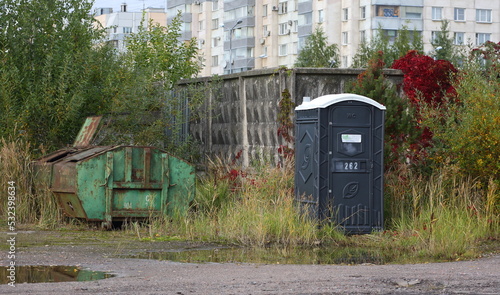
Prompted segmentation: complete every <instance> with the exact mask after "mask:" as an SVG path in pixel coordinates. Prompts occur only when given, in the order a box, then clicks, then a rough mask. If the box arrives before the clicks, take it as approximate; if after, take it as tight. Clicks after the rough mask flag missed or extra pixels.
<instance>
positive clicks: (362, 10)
mask: <svg viewBox="0 0 500 295" xmlns="http://www.w3.org/2000/svg"><path fill="white" fill-rule="evenodd" d="M359 15H360V17H361V19H366V6H361V7H360V12H359Z"/></svg>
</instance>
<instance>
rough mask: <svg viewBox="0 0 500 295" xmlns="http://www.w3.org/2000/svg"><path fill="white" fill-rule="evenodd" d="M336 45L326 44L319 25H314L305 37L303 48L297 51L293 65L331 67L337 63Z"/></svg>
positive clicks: (325, 38) (326, 39)
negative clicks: (313, 28) (310, 32)
mask: <svg viewBox="0 0 500 295" xmlns="http://www.w3.org/2000/svg"><path fill="white" fill-rule="evenodd" d="M339 62H340V60H339V53H338V46H337V45H336V44H330V45H328V38H327V37H326V35H325V32H323V29H322V28H321V27H316V30H315V31H314V33H312V34H311V35H310V36H309V37H307V39H306V44H305V46H304V48H303V49H302V50H301V51H300V52H299V55H298V57H297V60H296V61H295V65H294V66H295V67H311V68H333V67H338V65H339Z"/></svg>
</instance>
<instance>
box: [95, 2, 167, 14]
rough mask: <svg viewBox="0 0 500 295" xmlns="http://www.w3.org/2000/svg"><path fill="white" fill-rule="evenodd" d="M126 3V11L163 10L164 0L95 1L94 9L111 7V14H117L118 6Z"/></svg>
mask: <svg viewBox="0 0 500 295" xmlns="http://www.w3.org/2000/svg"><path fill="white" fill-rule="evenodd" d="M123 3H126V4H127V11H129V12H134V11H141V10H142V8H143V7H145V8H148V7H154V8H165V7H166V6H165V3H166V0H95V1H94V6H93V9H92V11H93V10H94V8H104V7H111V8H113V12H119V11H120V6H121V5H122V4H123Z"/></svg>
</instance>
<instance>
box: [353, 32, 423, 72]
mask: <svg viewBox="0 0 500 295" xmlns="http://www.w3.org/2000/svg"><path fill="white" fill-rule="evenodd" d="M423 48H424V47H423V43H422V37H421V36H420V34H419V33H418V32H417V31H415V30H413V31H410V30H409V29H408V26H406V25H403V26H402V27H401V29H400V30H398V31H397V36H396V38H395V39H394V42H392V43H391V42H390V40H389V37H388V36H387V33H386V32H385V31H384V30H383V29H382V28H381V27H379V28H378V30H377V33H376V34H375V35H374V37H373V38H372V39H371V40H370V42H366V41H365V42H362V43H361V44H360V46H359V48H358V51H357V52H356V55H355V56H354V58H353V65H352V66H353V67H355V68H365V67H368V64H369V62H370V60H372V59H376V58H377V56H378V55H379V52H383V53H384V54H383V59H384V60H383V62H384V63H385V64H386V65H389V66H390V65H392V63H393V62H394V61H395V60H397V59H399V58H400V57H403V56H404V55H405V54H406V53H407V52H408V51H410V50H416V51H418V52H423Z"/></svg>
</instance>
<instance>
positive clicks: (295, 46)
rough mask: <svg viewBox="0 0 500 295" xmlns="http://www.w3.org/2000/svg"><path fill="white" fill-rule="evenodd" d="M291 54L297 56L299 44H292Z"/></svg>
mask: <svg viewBox="0 0 500 295" xmlns="http://www.w3.org/2000/svg"><path fill="white" fill-rule="evenodd" d="M292 54H299V42H293V43H292Z"/></svg>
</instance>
